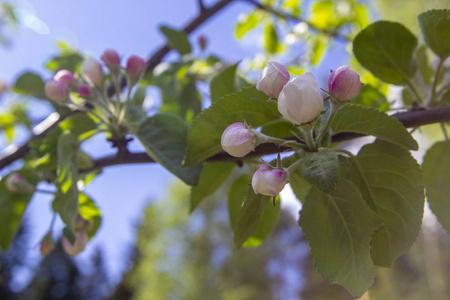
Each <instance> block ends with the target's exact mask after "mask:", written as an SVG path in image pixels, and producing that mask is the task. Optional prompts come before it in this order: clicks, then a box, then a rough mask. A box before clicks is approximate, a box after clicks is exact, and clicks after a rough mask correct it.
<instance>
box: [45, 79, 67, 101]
mask: <svg viewBox="0 0 450 300" xmlns="http://www.w3.org/2000/svg"><path fill="white" fill-rule="evenodd" d="M45 95H46V96H47V97H48V98H49V99H51V100H53V101H56V102H64V101H66V99H67V85H66V84H65V83H62V82H59V81H56V80H50V81H47V83H46V84H45Z"/></svg>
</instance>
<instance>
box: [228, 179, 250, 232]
mask: <svg viewBox="0 0 450 300" xmlns="http://www.w3.org/2000/svg"><path fill="white" fill-rule="evenodd" d="M251 180H252V177H251V176H250V175H248V174H242V175H241V176H239V177H238V178H236V180H235V181H234V182H233V184H232V185H231V188H230V191H229V192H228V216H229V219H230V227H231V229H232V230H233V231H234V229H235V227H236V220H237V217H238V215H239V210H240V209H241V206H242V202H244V198H245V194H246V193H247V190H248V186H249V184H250V182H251Z"/></svg>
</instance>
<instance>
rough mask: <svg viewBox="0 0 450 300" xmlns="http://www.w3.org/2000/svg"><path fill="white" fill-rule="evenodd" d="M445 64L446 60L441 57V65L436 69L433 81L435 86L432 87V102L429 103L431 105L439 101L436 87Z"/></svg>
mask: <svg viewBox="0 0 450 300" xmlns="http://www.w3.org/2000/svg"><path fill="white" fill-rule="evenodd" d="M443 66H444V60H443V59H441V61H440V62H439V66H438V68H437V70H436V75H435V76H434V82H433V87H432V90H431V98H430V103H429V105H430V106H434V105H436V103H437V100H436V87H437V85H438V82H439V76H440V75H441V70H442V67H443Z"/></svg>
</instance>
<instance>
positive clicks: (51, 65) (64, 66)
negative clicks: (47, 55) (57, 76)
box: [46, 53, 83, 73]
mask: <svg viewBox="0 0 450 300" xmlns="http://www.w3.org/2000/svg"><path fill="white" fill-rule="evenodd" d="M82 61H83V57H82V56H81V55H80V54H78V53H71V54H67V55H61V56H55V57H53V58H52V59H51V60H50V61H49V62H47V66H46V67H47V69H49V70H51V71H54V72H56V71H59V70H69V71H70V72H72V73H73V72H76V70H77V68H78V66H79V65H80V64H81V62H82Z"/></svg>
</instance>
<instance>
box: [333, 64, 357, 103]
mask: <svg viewBox="0 0 450 300" xmlns="http://www.w3.org/2000/svg"><path fill="white" fill-rule="evenodd" d="M360 90H361V81H360V79H359V75H358V73H356V72H355V71H352V70H350V66H342V67H339V68H337V69H336V70H334V71H333V72H332V73H331V74H330V77H329V78H328V92H329V93H330V94H331V96H333V98H335V99H337V100H339V101H350V100H352V99H353V98H355V97H356V96H358V94H359V91H360Z"/></svg>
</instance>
